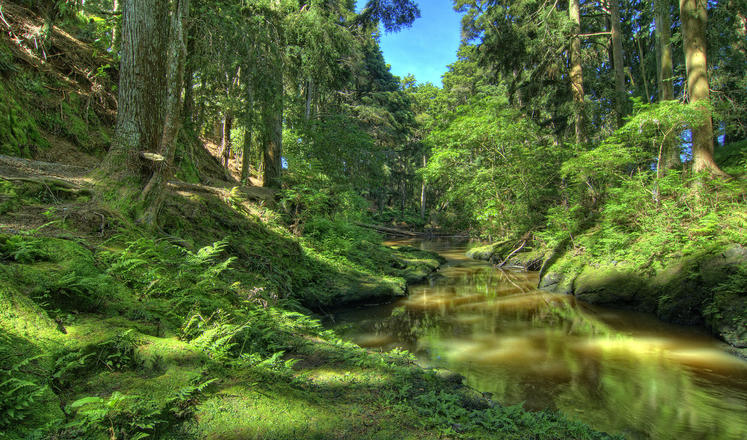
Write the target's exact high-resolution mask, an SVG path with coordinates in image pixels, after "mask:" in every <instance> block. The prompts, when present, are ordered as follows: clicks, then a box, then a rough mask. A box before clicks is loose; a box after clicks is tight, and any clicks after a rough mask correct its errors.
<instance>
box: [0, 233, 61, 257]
mask: <svg viewBox="0 0 747 440" xmlns="http://www.w3.org/2000/svg"><path fill="white" fill-rule="evenodd" d="M0 258H1V259H2V260H10V261H16V262H18V263H33V262H35V261H48V260H49V259H50V258H51V255H50V253H49V251H48V250H47V249H46V248H45V246H44V241H43V239H40V238H33V237H30V236H27V235H5V236H0Z"/></svg>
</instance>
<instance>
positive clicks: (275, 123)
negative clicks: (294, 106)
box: [262, 105, 283, 188]
mask: <svg viewBox="0 0 747 440" xmlns="http://www.w3.org/2000/svg"><path fill="white" fill-rule="evenodd" d="M273 107H276V106H273ZM264 119H265V120H264V126H265V142H264V144H265V154H264V160H263V162H264V173H263V175H262V186H264V187H269V188H280V185H281V182H280V173H281V170H282V163H281V160H282V159H281V157H282V154H283V153H282V151H283V147H282V145H283V111H282V105H281V106H280V109H275V111H269V112H266V114H265V118H264Z"/></svg>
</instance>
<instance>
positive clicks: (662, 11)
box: [654, 0, 682, 170]
mask: <svg viewBox="0 0 747 440" xmlns="http://www.w3.org/2000/svg"><path fill="white" fill-rule="evenodd" d="M654 9H655V11H654V12H655V16H656V36H657V45H656V48H657V63H656V67H657V71H656V82H657V89H658V90H659V100H658V101H659V102H662V101H669V100H672V99H674V88H673V86H672V78H673V77H674V69H673V67H672V42H671V39H672V29H671V27H672V22H671V19H670V17H669V2H668V1H666V0H656V1H655V3H654ZM663 142H664V147H663V148H664V154H663V156H664V157H663V161H662V163H661V164H660V166H661V168H662V170H668V169H674V168H679V167H681V166H682V159H680V146H679V144H678V143H677V142H676V141H675V140H674V139H664V141H663Z"/></svg>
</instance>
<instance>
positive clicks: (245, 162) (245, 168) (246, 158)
mask: <svg viewBox="0 0 747 440" xmlns="http://www.w3.org/2000/svg"><path fill="white" fill-rule="evenodd" d="M251 153H252V130H251V129H250V128H247V129H246V133H244V144H243V145H242V151H241V181H242V182H245V183H246V182H249V178H250V177H251V174H250V171H251V170H250V169H249V165H250V164H251Z"/></svg>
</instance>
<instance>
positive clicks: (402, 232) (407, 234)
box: [355, 222, 424, 237]
mask: <svg viewBox="0 0 747 440" xmlns="http://www.w3.org/2000/svg"><path fill="white" fill-rule="evenodd" d="M355 224H356V226H360V227H362V228H368V229H373V230H374V231H378V232H383V233H385V234H390V235H400V236H403V237H422V236H423V235H424V234H423V233H422V232H412V231H405V230H402V229H395V228H387V227H386V226H378V225H368V224H366V223H358V222H356V223H355Z"/></svg>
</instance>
